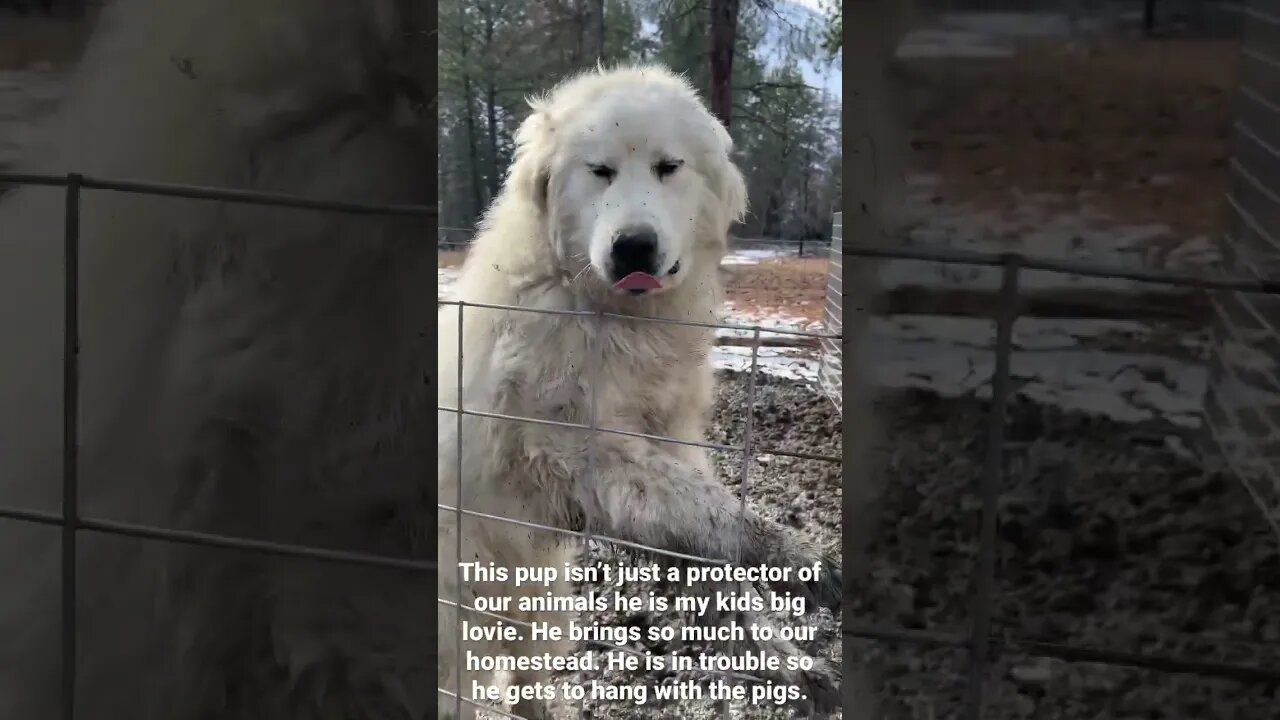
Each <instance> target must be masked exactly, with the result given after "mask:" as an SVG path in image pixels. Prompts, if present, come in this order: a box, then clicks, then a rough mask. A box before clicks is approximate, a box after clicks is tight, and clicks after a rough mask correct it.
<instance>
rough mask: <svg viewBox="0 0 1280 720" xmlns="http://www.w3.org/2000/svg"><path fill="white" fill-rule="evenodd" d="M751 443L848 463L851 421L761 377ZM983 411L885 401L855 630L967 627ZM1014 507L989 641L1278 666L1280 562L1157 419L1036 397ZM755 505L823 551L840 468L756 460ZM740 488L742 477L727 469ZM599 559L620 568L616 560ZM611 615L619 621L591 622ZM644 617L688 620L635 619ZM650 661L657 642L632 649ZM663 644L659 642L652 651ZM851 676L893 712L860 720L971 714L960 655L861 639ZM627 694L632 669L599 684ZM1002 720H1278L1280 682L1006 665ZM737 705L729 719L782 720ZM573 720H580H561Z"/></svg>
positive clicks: (1250, 520) (1021, 407) (1021, 424)
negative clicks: (621, 685) (874, 509)
mask: <svg viewBox="0 0 1280 720" xmlns="http://www.w3.org/2000/svg"><path fill="white" fill-rule="evenodd" d="M720 377H721V387H720V391H719V392H720V398H719V399H720V400H721V402H720V403H719V404H718V405H717V407H718V412H717V416H716V423H715V432H714V433H713V439H714V440H716V441H718V442H735V441H737V440H738V439H739V437H740V433H741V428H742V423H743V419H744V411H743V405H742V401H743V395H744V392H745V389H744V388H745V376H744V375H741V374H736V373H721V374H720ZM758 383H759V384H758V386H757V390H758V392H759V393H760V398H761V399H760V402H758V403H757V404H756V406H755V408H754V411H753V412H754V416H755V421H754V428H755V430H754V431H753V432H755V433H758V441H759V442H761V443H762V444H765V445H781V446H784V447H789V448H792V449H799V450H804V451H810V452H822V453H838V452H839V449H840V421H839V418H838V416H837V415H836V414H835V412H834V410H833V409H832V407H831V405H830V403H829V402H827V401H826V400H824V399H823V398H821V397H819V396H817V395H815V394H814V393H812V391H810V390H809V389H808V388H806V387H804V386H801V385H798V384H796V383H793V382H790V381H786V380H782V379H778V378H770V377H767V376H766V377H762V378H761V379H760V380H759V381H758ZM985 412H986V405H985V403H984V402H982V401H979V400H976V399H974V398H973V397H965V398H957V399H943V398H940V397H938V396H936V395H933V394H930V393H926V392H918V391H906V392H897V393H893V394H891V395H885V396H883V397H882V399H881V401H880V403H879V413H880V419H881V422H882V423H883V425H884V429H885V432H884V436H885V438H886V440H885V445H884V448H883V449H884V452H885V457H886V458H887V468H886V471H885V472H884V473H883V476H882V478H883V486H884V495H883V501H882V506H881V508H880V511H879V515H880V518H881V521H880V526H879V527H878V528H877V530H876V532H875V540H874V542H873V545H872V547H871V549H870V552H869V555H870V571H869V573H868V575H867V576H866V577H863V578H859V579H853V580H850V582H849V583H848V589H849V592H852V593H853V594H854V595H855V597H856V601H855V602H856V608H857V613H858V617H856V618H851V620H852V621H853V622H856V623H859V624H884V625H889V626H898V627H906V628H911V629H918V630H925V631H931V632H938V633H958V634H963V633H965V632H967V630H968V618H969V617H970V599H969V598H970V591H971V583H972V581H973V577H974V570H975V558H976V554H977V548H978V544H977V541H976V538H977V533H978V525H979V522H978V521H979V511H980V501H979V498H978V496H977V488H978V486H979V481H980V477H981V469H982V462H983V452H984V442H983V429H984V428H985V420H984V418H985V415H984V414H985ZM1008 440H1009V443H1010V444H1009V458H1010V459H1009V463H1008V466H1007V467H1008V471H1007V476H1006V478H1005V482H1004V488H1003V493H1002V496H1001V500H1000V513H1001V520H1000V525H999V532H998V538H999V539H998V545H997V555H996V557H997V565H996V567H997V573H996V586H995V595H994V603H993V629H994V631H995V632H997V633H1010V634H1014V635H1017V636H1021V637H1023V638H1026V639H1030V640H1035V641H1041V642H1047V643H1055V644H1073V645H1083V646H1086V647H1092V648H1101V649H1108V650H1120V651H1131V652H1140V653H1148V654H1155V655H1167V656H1174V657H1180V658H1188V659H1195V660H1212V661H1220V662H1224V663H1230V664H1236V665H1246V666H1256V667H1262V668H1268V667H1269V668H1275V667H1280V550H1278V549H1277V542H1276V538H1275V536H1274V535H1273V534H1272V533H1271V532H1270V530H1269V528H1268V527H1267V526H1266V525H1265V523H1264V522H1263V520H1262V518H1261V516H1260V515H1259V513H1258V510H1257V508H1256V506H1254V505H1253V503H1252V500H1251V499H1250V498H1249V496H1248V494H1247V493H1246V492H1245V490H1244V489H1243V488H1242V487H1241V486H1240V485H1239V484H1238V483H1237V482H1236V481H1235V480H1233V479H1232V478H1231V477H1230V476H1229V475H1227V474H1226V473H1224V472H1223V471H1222V470H1221V468H1220V467H1219V466H1218V465H1217V464H1216V461H1215V460H1214V459H1213V458H1212V457H1209V458H1201V457H1200V453H1199V451H1198V449H1197V448H1196V446H1195V445H1194V444H1193V443H1186V442H1184V441H1182V440H1181V439H1178V438H1177V437H1176V433H1175V429H1174V428H1173V427H1172V426H1169V425H1167V424H1162V423H1158V422H1157V423H1146V424H1119V423H1115V422H1111V421H1107V420H1102V419H1099V418H1096V417H1092V416H1089V415H1084V414H1080V413H1067V412H1062V411H1059V410H1056V409H1053V408H1049V407H1045V406H1041V405H1036V404H1033V403H1030V402H1026V401H1016V402H1014V404H1013V405H1012V407H1011V408H1010V422H1009V425H1008ZM761 459H764V460H767V461H766V462H757V463H755V464H754V466H753V470H752V474H751V477H750V485H749V488H748V494H749V497H750V503H751V506H752V507H753V508H755V509H756V510H757V511H758V512H760V513H762V514H764V515H766V516H768V517H771V518H775V519H778V520H780V521H781V522H784V523H786V524H789V525H791V526H792V527H795V528H796V529H797V530H798V531H800V532H805V533H809V534H811V535H812V536H814V537H816V538H818V539H820V540H821V541H822V542H826V543H831V544H834V543H837V542H838V538H839V536H840V532H841V528H840V524H839V523H840V520H839V517H840V516H839V507H840V501H841V496H842V492H841V487H840V474H839V473H840V470H839V467H838V466H831V465H825V464H821V463H815V462H810V461H790V460H787V459H785V458H777V457H765V456H764V454H763V453H761V454H760V455H758V456H757V460H761ZM717 465H718V468H719V469H720V471H721V473H722V474H723V478H724V481H725V482H726V484H728V485H730V486H731V487H736V483H737V480H736V478H737V472H738V465H737V464H736V463H735V462H733V461H732V460H730V459H728V458H723V457H720V458H717ZM599 557H600V559H602V560H606V561H611V562H616V561H618V559H619V556H618V555H617V554H615V553H613V552H612V551H608V550H604V551H602V552H601V553H600V556H599ZM591 619H593V620H599V621H600V622H609V621H614V622H616V621H617V618H612V617H611V616H610V615H609V614H607V613H606V614H600V615H595V616H592V617H591ZM628 622H634V623H641V624H649V623H659V622H662V623H666V622H679V620H678V619H677V618H675V617H661V618H657V617H644V618H630V619H628ZM838 623H839V618H838V617H830V616H828V615H826V614H825V613H824V614H822V615H820V616H819V617H818V618H817V620H816V624H817V626H818V628H819V631H820V638H819V639H818V640H817V641H816V642H814V643H810V644H808V645H807V646H806V647H805V649H806V650H807V651H808V652H811V653H814V654H817V655H820V656H822V657H829V658H832V659H838V658H840V657H841V650H840V643H839V640H838V637H839V635H838V632H837V629H838ZM637 649H641V650H643V649H646V648H645V647H638V648H637ZM647 649H650V650H653V651H655V652H656V651H658V650H661V649H662V648H657V647H649V648H647ZM844 660H845V674H846V676H851V675H852V674H854V673H856V672H858V671H859V670H861V669H865V670H866V671H867V672H869V673H870V674H871V675H872V676H873V677H874V678H876V687H877V694H878V696H879V697H878V698H877V700H878V703H879V705H880V707H879V711H878V713H877V714H875V715H870V716H867V715H863V714H860V712H861V711H865V710H866V708H846V710H845V712H846V714H847V716H848V717H850V718H862V717H884V718H894V719H897V720H908V719H909V720H933V719H934V718H949V717H957V716H958V712H959V709H960V702H961V699H962V697H963V690H964V680H965V673H966V672H967V670H968V664H967V660H966V656H965V653H964V651H963V650H951V649H945V648H944V649H937V648H921V647H917V646H908V645H901V644H894V643H859V645H858V651H857V654H856V655H855V656H854V657H849V658H844ZM601 679H603V680H606V681H610V682H624V681H626V682H630V681H634V680H635V679H636V678H635V677H630V676H623V675H620V674H612V675H606V676H604V677H603V678H601ZM988 688H989V690H988V698H989V699H988V707H989V710H988V715H987V716H988V717H997V718H1028V719H1030V718H1055V719H1062V720H1066V719H1068V718H1069V719H1071V720H1077V719H1078V720H1086V719H1088V720H1093V719H1095V718H1108V719H1115V720H1119V719H1123V718H1134V719H1137V718H1168V719H1169V720H1174V719H1177V720H1191V719H1193V718H1195V719H1198V718H1206V719H1207V718H1233V719H1239V720H1264V719H1269V718H1273V717H1274V713H1275V708H1276V707H1277V703H1280V688H1278V687H1277V685H1276V684H1275V683H1271V684H1268V683H1265V682H1242V681H1237V680H1228V679H1220V678H1219V679H1215V678H1202V677H1195V676H1191V675H1176V674H1170V673H1164V672H1157V671H1148V670H1135V669H1130V668H1125V667H1114V666H1106V665H1099V664H1087V663H1065V662H1059V661H1055V660H1046V659H1042V658H1031V657H1025V656H1019V655H1005V656H1002V657H1000V658H998V659H997V660H996V661H995V663H994V665H993V667H992V668H991V669H990V672H989V675H988ZM590 709H591V715H590V717H594V718H609V719H610V720H615V719H616V720H622V719H626V720H639V719H640V718H702V717H714V708H713V707H712V706H711V704H710V703H709V702H698V703H684V704H680V705H676V706H668V707H661V708H655V707H652V706H650V707H647V708H635V707H632V706H628V705H625V704H609V705H601V704H597V705H593V706H591V708H590ZM782 716H783V715H779V714H778V713H776V711H770V710H768V709H761V708H742V707H737V708H733V712H732V717H741V718H769V717H782ZM565 717H575V716H574V715H572V714H570V715H566V716H565Z"/></svg>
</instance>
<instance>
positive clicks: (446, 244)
mask: <svg viewBox="0 0 1280 720" xmlns="http://www.w3.org/2000/svg"><path fill="white" fill-rule="evenodd" d="M475 232H476V231H475V230H473V229H470V228H457V227H440V228H437V231H436V245H437V246H438V247H440V248H443V249H446V250H464V249H466V248H467V246H469V245H470V244H471V238H472V236H473V235H475ZM828 242H829V240H828V239H826V238H820V237H814V238H806V239H804V240H800V239H795V238H739V237H730V238H729V248H730V249H743V248H746V247H750V246H763V247H769V246H773V247H788V246H791V245H794V246H796V255H797V256H798V257H806V256H809V257H812V256H814V255H815V254H817V253H821V252H823V251H824V250H825V248H826V247H827V243H828Z"/></svg>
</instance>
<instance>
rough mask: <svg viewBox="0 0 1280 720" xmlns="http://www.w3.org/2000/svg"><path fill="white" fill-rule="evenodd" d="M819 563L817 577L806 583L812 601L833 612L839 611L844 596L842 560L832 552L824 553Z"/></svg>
mask: <svg viewBox="0 0 1280 720" xmlns="http://www.w3.org/2000/svg"><path fill="white" fill-rule="evenodd" d="M817 564H818V565H819V566H820V568H819V570H818V576H817V578H815V579H814V580H813V582H810V583H806V586H807V589H808V591H809V596H810V598H811V601H812V602H813V603H814V604H816V605H817V606H818V607H824V608H827V609H828V610H830V611H831V612H833V613H835V612H839V611H840V604H841V601H842V600H843V598H844V570H843V569H842V567H841V563H840V560H839V559H838V558H836V557H834V556H832V555H831V554H830V553H822V555H821V557H820V558H819V560H818V561H817Z"/></svg>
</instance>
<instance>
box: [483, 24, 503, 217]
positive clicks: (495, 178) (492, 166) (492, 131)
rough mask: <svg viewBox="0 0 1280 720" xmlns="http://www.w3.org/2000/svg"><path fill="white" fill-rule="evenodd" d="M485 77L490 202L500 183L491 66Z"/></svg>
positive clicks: (489, 33) (487, 28)
mask: <svg viewBox="0 0 1280 720" xmlns="http://www.w3.org/2000/svg"><path fill="white" fill-rule="evenodd" d="M494 24H495V21H494V17H493V15H489V16H488V17H486V18H485V23H484V46H485V51H486V53H485V54H486V55H488V56H489V57H492V56H493V34H494ZM485 75H486V78H485V79H486V87H485V93H484V100H485V103H484V104H485V108H484V109H485V120H486V122H487V124H488V128H487V129H488V134H489V173H488V175H487V177H488V179H489V182H488V183H487V185H488V190H489V197H488V199H487V200H486V202H488V201H492V200H493V198H495V197H497V196H498V189H499V188H498V186H499V183H500V180H499V176H500V172H499V162H498V111H497V99H498V97H497V96H498V92H497V82H498V80H497V78H495V77H494V73H493V66H492V65H490V67H489V71H488V72H487V73H486V74H485Z"/></svg>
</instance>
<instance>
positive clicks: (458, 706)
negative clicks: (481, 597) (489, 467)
mask: <svg viewBox="0 0 1280 720" xmlns="http://www.w3.org/2000/svg"><path fill="white" fill-rule="evenodd" d="M466 306H467V304H466V303H465V302H459V303H458V412H457V413H456V415H455V417H456V418H457V425H456V427H457V432H458V442H457V445H456V448H455V450H456V452H457V454H458V467H457V472H458V486H457V487H458V497H457V503H458V508H457V511H456V513H455V515H454V517H455V518H457V524H458V527H457V528H456V530H455V535H454V538H453V540H454V550H455V556H454V558H453V562H454V566H455V567H454V572H456V573H457V576H458V607H457V614H456V615H455V616H454V620H455V621H457V623H458V629H457V632H458V652H457V658H456V660H457V663H458V682H457V685H456V690H457V691H458V697H457V698H456V702H455V707H454V712H455V713H456V715H455V717H457V718H458V720H462V670H463V668H464V667H465V665H464V664H463V652H462V646H463V644H464V638H463V635H462V608H463V606H464V605H465V604H466V603H464V602H463V596H464V595H465V593H464V592H463V591H462V505H463V501H462V409H463V407H465V404H464V403H463V401H462V388H463V384H462V338H463V334H462V312H463V309H464V308H465V307H466Z"/></svg>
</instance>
